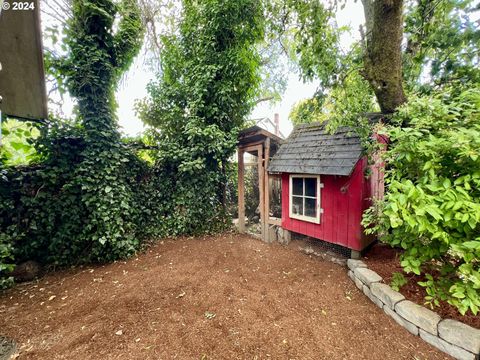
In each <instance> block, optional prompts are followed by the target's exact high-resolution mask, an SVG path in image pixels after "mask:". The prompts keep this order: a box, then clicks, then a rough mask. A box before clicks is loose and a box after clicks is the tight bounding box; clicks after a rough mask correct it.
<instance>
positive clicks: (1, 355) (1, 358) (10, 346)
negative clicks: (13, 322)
mask: <svg viewBox="0 0 480 360" xmlns="http://www.w3.org/2000/svg"><path fill="white" fill-rule="evenodd" d="M16 351H17V344H16V343H15V341H13V340H12V339H9V338H6V337H4V336H1V335H0V360H9V359H11V357H12V356H13V355H14V354H15V352H16Z"/></svg>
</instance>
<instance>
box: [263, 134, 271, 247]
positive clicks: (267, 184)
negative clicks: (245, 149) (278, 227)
mask: <svg viewBox="0 0 480 360" xmlns="http://www.w3.org/2000/svg"><path fill="white" fill-rule="evenodd" d="M264 144H265V152H264V161H263V173H264V174H265V175H264V176H265V185H264V192H265V195H264V198H265V210H264V212H263V213H264V214H265V221H264V223H263V226H264V228H265V230H264V231H263V233H264V235H265V237H264V238H263V241H265V242H270V241H273V239H270V231H269V229H268V227H269V225H268V221H269V219H270V177H269V176H268V171H267V168H268V162H269V160H270V138H266V139H265V143H264Z"/></svg>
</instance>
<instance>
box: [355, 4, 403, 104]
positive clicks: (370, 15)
mask: <svg viewBox="0 0 480 360" xmlns="http://www.w3.org/2000/svg"><path fill="white" fill-rule="evenodd" d="M362 3H363V8H364V13H365V25H366V30H367V33H366V34H365V37H364V39H363V42H364V44H365V52H364V69H363V75H364V77H365V79H366V80H367V81H368V82H369V83H370V86H371V87H372V89H373V91H374V92H375V96H376V97H377V100H378V104H379V105H380V109H381V110H382V112H383V113H392V112H394V111H395V109H396V108H397V107H398V106H400V105H402V104H403V103H405V101H406V97H405V93H404V91H403V75H402V74H403V71H402V50H401V44H402V39H403V0H375V1H374V0H362Z"/></svg>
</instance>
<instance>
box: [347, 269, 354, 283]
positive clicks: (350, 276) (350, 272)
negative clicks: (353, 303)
mask: <svg viewBox="0 0 480 360" xmlns="http://www.w3.org/2000/svg"><path fill="white" fill-rule="evenodd" d="M348 277H349V278H350V279H352V280H353V281H355V275H353V271H351V270H350V271H349V272H348Z"/></svg>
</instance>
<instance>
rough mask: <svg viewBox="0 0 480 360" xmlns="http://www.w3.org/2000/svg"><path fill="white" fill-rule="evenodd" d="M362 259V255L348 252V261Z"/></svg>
mask: <svg viewBox="0 0 480 360" xmlns="http://www.w3.org/2000/svg"><path fill="white" fill-rule="evenodd" d="M361 258H362V253H361V252H360V251H357V250H350V259H355V260H359V259H361Z"/></svg>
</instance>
